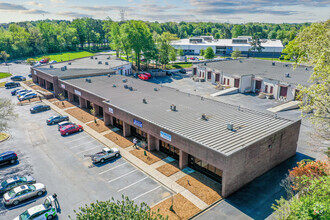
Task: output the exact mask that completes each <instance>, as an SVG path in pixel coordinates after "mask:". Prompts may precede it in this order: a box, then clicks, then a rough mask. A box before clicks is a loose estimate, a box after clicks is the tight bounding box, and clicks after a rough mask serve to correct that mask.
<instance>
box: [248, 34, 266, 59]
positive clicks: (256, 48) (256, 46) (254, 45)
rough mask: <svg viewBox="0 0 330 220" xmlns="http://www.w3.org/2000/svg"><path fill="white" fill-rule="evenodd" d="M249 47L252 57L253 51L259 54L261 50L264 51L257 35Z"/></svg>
mask: <svg viewBox="0 0 330 220" xmlns="http://www.w3.org/2000/svg"><path fill="white" fill-rule="evenodd" d="M250 45H251V48H250V49H249V51H253V56H254V52H255V51H258V52H259V53H260V52H261V51H262V50H263V49H265V48H264V47H263V46H261V41H260V39H259V37H258V36H257V35H256V36H254V37H253V38H252V41H251V42H250Z"/></svg>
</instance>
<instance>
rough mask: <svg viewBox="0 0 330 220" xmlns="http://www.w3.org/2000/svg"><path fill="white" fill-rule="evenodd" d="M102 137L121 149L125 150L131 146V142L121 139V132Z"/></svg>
mask: <svg viewBox="0 0 330 220" xmlns="http://www.w3.org/2000/svg"><path fill="white" fill-rule="evenodd" d="M104 137H106V138H108V139H109V140H110V141H112V142H114V143H115V144H117V145H118V146H120V147H122V148H127V147H130V146H132V145H133V142H132V141H130V140H129V139H128V138H125V137H123V136H122V133H121V132H111V133H109V134H106V135H104Z"/></svg>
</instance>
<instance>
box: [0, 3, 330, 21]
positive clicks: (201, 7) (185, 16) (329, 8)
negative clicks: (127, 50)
mask: <svg viewBox="0 0 330 220" xmlns="http://www.w3.org/2000/svg"><path fill="white" fill-rule="evenodd" d="M121 13H123V14H124V18H125V20H130V19H137V20H144V21H159V22H166V21H175V22H180V21H192V22H200V21H204V22H208V21H210V22H229V23H247V22H269V23H302V22H318V21H325V20H327V19H330V0H273V1H271V0H163V1H160V0H97V1H93V0H39V1H31V0H7V1H1V0H0V23H9V22H17V21H33V20H41V19H62V20H72V19H74V18H81V17H92V18H95V19H105V18H106V17H110V18H111V19H112V20H115V21H119V20H121Z"/></svg>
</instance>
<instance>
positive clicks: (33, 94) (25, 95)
mask: <svg viewBox="0 0 330 220" xmlns="http://www.w3.org/2000/svg"><path fill="white" fill-rule="evenodd" d="M37 97H38V95H37V93H34V92H30V93H27V94H24V95H22V96H20V97H19V98H18V100H19V101H20V102H21V101H24V100H30V99H33V98H37Z"/></svg>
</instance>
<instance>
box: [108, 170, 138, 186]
mask: <svg viewBox="0 0 330 220" xmlns="http://www.w3.org/2000/svg"><path fill="white" fill-rule="evenodd" d="M136 171H138V170H132V171H131V172H128V173H126V174H124V175H121V176H119V177H117V178H114V179H112V180H109V181H108V183H111V182H113V181H115V180H118V179H120V178H122V177H124V176H128V175H129V174H131V173H134V172H136Z"/></svg>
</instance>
